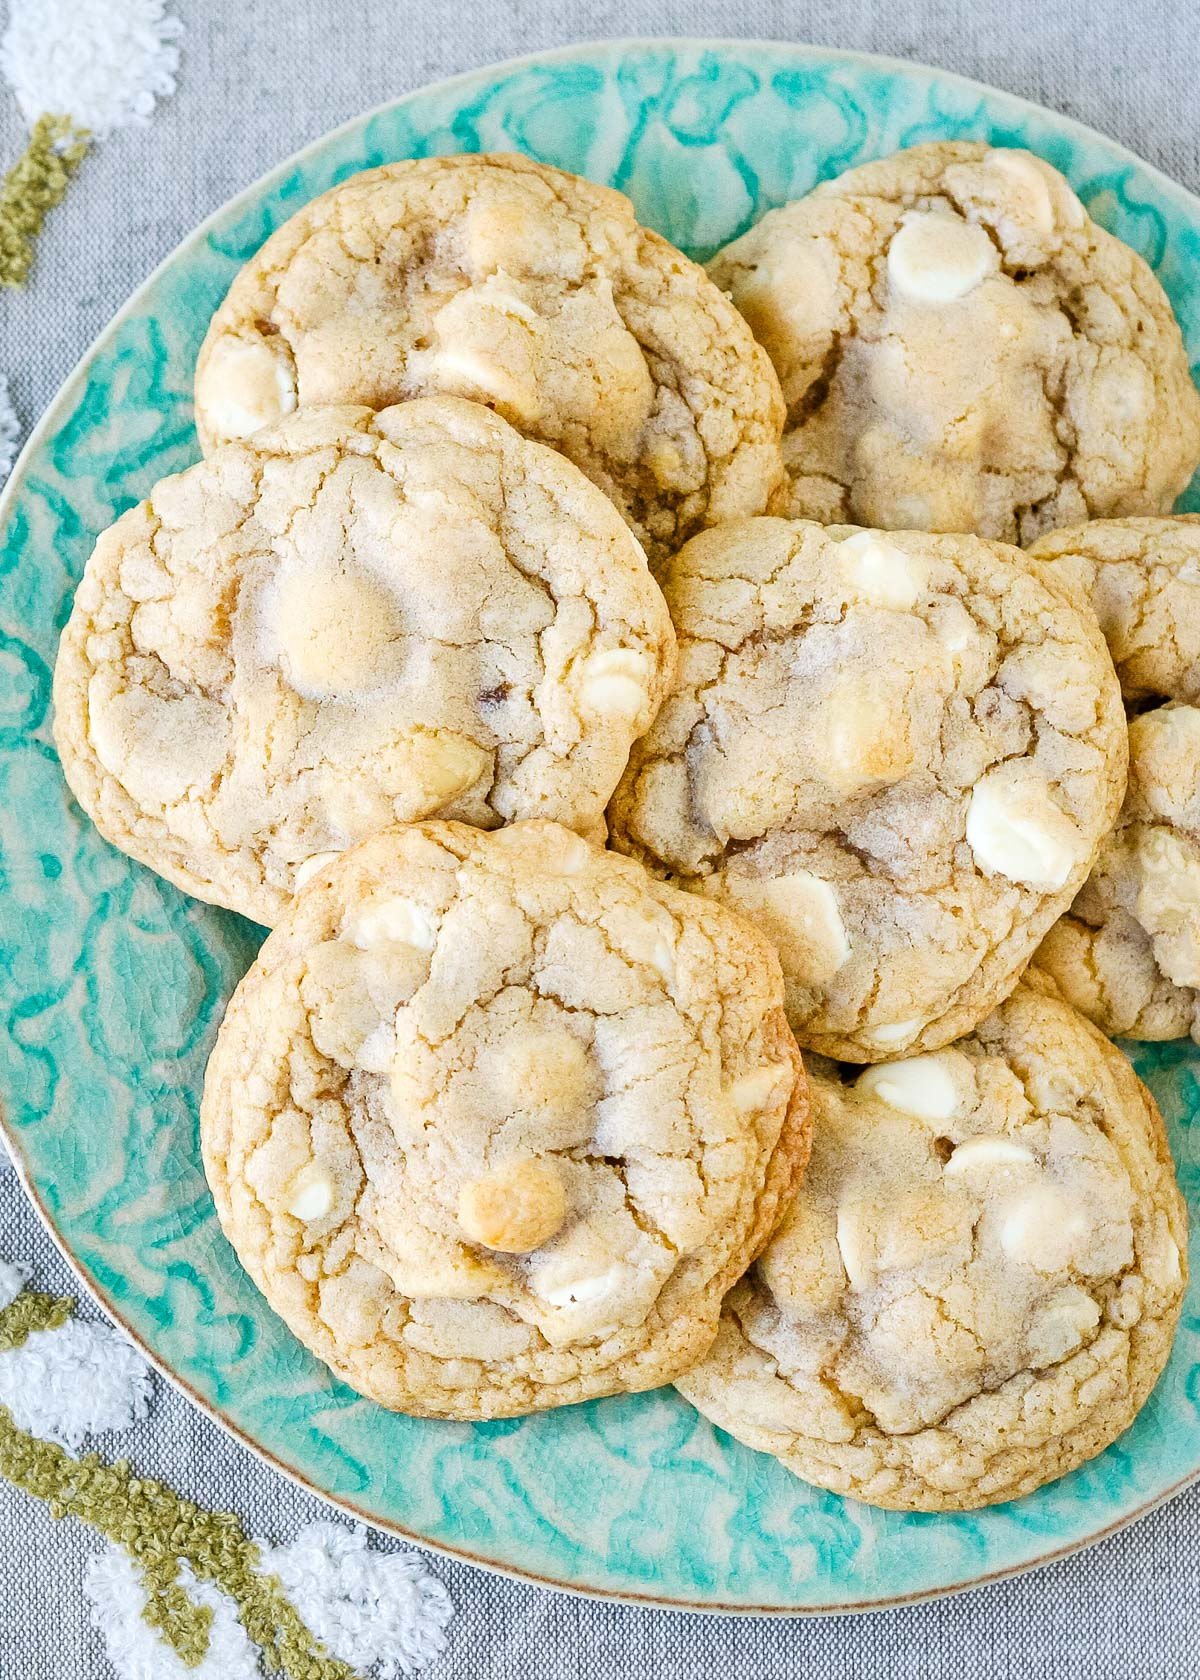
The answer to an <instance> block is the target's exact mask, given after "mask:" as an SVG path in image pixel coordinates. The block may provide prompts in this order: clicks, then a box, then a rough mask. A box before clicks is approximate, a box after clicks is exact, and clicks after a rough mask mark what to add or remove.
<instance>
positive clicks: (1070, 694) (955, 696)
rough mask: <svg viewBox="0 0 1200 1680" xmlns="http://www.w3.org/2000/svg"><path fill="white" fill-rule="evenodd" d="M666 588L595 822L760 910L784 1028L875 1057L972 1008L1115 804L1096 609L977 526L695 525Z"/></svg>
mask: <svg viewBox="0 0 1200 1680" xmlns="http://www.w3.org/2000/svg"><path fill="white" fill-rule="evenodd" d="M664 587H665V589H666V593H667V600H668V603H669V605H670V607H671V613H672V617H673V618H674V621H675V626H676V631H677V634H678V636H679V675H678V679H677V682H676V686H675V689H674V692H673V693H672V694H671V695H670V697H669V698H668V699H667V701H666V702H665V703H664V705H663V708H662V710H661V712H660V713H659V715H658V717H657V719H656V720H655V723H654V725H653V726H652V728H651V729H650V731H649V733H648V734H647V735H646V736H645V737H644V738H643V739H642V740H641V741H639V742H638V743H637V744H636V745H635V747H634V749H633V751H632V753H631V755H630V760H629V768H628V769H627V771H626V773H625V776H624V777H623V779H622V781H621V785H620V786H619V788H618V789H617V792H616V794H615V795H614V797H613V802H612V804H611V806H610V807H609V827H610V834H611V838H612V843H613V845H614V846H616V847H617V848H618V850H621V851H625V852H629V853H631V854H632V855H633V856H635V857H638V858H639V859H641V860H642V861H643V862H645V863H647V864H648V865H649V866H650V867H651V868H652V869H655V870H657V871H659V872H660V873H662V874H664V875H666V876H667V877H668V878H669V879H671V880H674V881H675V882H676V883H677V884H679V885H681V886H686V887H688V888H690V889H691V890H693V891H697V892H702V893H705V894H707V895H709V896H710V897H713V898H718V899H721V900H723V901H724V902H726V903H728V904H731V905H732V906H733V907H734V908H735V909H738V910H740V911H741V912H742V913H743V914H744V915H746V916H748V917H749V918H750V919H751V920H752V921H754V922H755V923H757V925H758V926H759V927H760V928H762V930H763V932H764V933H766V934H767V935H768V936H769V937H770V938H771V940H772V941H773V943H774V944H775V946H776V948H777V949H778V951H779V954H780V958H781V960H782V962H783V971H784V977H785V979H786V981H787V989H788V990H787V996H788V1013H789V1018H790V1020H791V1022H792V1026H793V1029H794V1031H795V1033H796V1036H797V1038H798V1039H799V1040H800V1043H801V1044H802V1045H806V1046H809V1047H811V1048H813V1049H816V1050H821V1051H824V1052H825V1053H826V1054H828V1055H837V1056H842V1057H844V1058H845V1059H847V1060H849V1061H877V1060H881V1059H884V1058H888V1057H894V1056H900V1055H904V1054H905V1053H906V1052H910V1051H913V1050H916V1049H926V1050H928V1049H936V1048H937V1046H938V1045H941V1044H945V1043H946V1042H947V1041H948V1040H950V1039H952V1038H955V1037H958V1036H959V1035H960V1034H961V1033H963V1032H967V1031H970V1029H971V1028H972V1027H973V1026H974V1025H975V1024H976V1022H977V1021H979V1020H980V1019H981V1018H982V1017H983V1016H984V1015H986V1014H987V1012H988V1010H989V1009H991V1008H993V1007H994V1005H995V1004H996V1003H997V1002H998V1001H999V1000H1000V998H1002V997H1003V996H1004V995H1005V993H1006V992H1007V991H1009V990H1010V989H1011V988H1012V986H1013V984H1014V983H1015V981H1016V977H1017V975H1018V974H1019V973H1020V971H1021V969H1022V968H1023V967H1024V966H1025V964H1026V962H1027V961H1028V960H1029V957H1030V955H1031V953H1032V952H1033V950H1034V949H1035V948H1036V946H1037V943H1038V940H1039V939H1040V938H1041V937H1042V935H1043V933H1045V931H1046V930H1047V928H1048V927H1049V926H1050V924H1051V923H1052V922H1053V920H1054V918H1055V917H1056V916H1058V915H1061V913H1062V911H1063V910H1064V909H1065V908H1066V907H1067V906H1068V905H1069V904H1070V902H1071V898H1072V895H1073V894H1074V892H1075V891H1076V889H1077V888H1078V887H1079V886H1080V885H1081V883H1082V882H1083V880H1084V879H1085V877H1086V875H1087V872H1088V870H1089V868H1090V867H1091V864H1092V862H1093V861H1094V859H1095V857H1096V854H1097V851H1098V850H1099V847H1100V844H1101V841H1102V839H1103V836H1104V834H1105V832H1106V831H1107V830H1108V828H1109V827H1110V826H1111V824H1112V822H1113V819H1114V817H1115V816H1116V812H1117V810H1118V808H1119V805H1120V800H1121V794H1122V792H1123V789H1124V779H1125V755H1126V732H1125V720H1124V715H1123V713H1122V709H1121V702H1120V695H1119V693H1118V690H1117V684H1116V679H1115V677H1114V675H1113V669H1112V663H1111V661H1110V660H1109V658H1108V655H1107V654H1106V652H1105V649H1104V645H1103V642H1102V641H1101V639H1100V637H1099V634H1098V632H1097V629H1096V624H1095V620H1094V619H1093V618H1092V617H1091V615H1090V613H1088V612H1087V611H1086V609H1084V610H1082V611H1081V610H1080V609H1079V607H1077V606H1076V605H1074V604H1072V602H1071V601H1070V600H1069V599H1068V598H1067V596H1066V594H1065V593H1064V592H1063V590H1062V589H1061V588H1060V587H1059V586H1058V585H1057V583H1055V581H1054V580H1053V579H1052V578H1051V577H1049V576H1047V575H1045V574H1044V573H1042V572H1041V571H1040V570H1039V568H1037V567H1036V566H1034V565H1033V564H1032V563H1031V562H1030V561H1029V560H1028V559H1027V557H1026V556H1025V555H1023V554H1021V553H1020V552H1019V551H1018V550H1016V549H1012V548H1006V547H1004V546H1002V545H1001V544H999V543H989V542H985V541H983V540H982V539H980V538H977V537H970V536H945V535H943V536H932V535H923V534H921V533H919V532H912V531H908V532H893V533H889V534H888V535H886V536H885V535H883V534H881V533H880V532H876V531H857V532H855V531H851V530H850V529H849V528H848V527H845V526H831V527H821V526H817V525H813V524H809V523H807V522H805V521H799V520H796V521H788V520H782V519H753V520H741V521H737V522H732V523H730V524H728V525H725V526H722V527H721V528H720V529H718V530H716V531H708V532H704V533H703V534H702V535H701V536H699V537H695V538H693V540H692V541H691V542H690V543H688V544H687V545H686V546H685V547H684V548H683V549H682V550H681V551H680V552H679V554H678V555H676V556H675V558H674V560H673V561H672V562H671V565H670V567H669V568H668V570H667V573H666V575H665V581H664Z"/></svg>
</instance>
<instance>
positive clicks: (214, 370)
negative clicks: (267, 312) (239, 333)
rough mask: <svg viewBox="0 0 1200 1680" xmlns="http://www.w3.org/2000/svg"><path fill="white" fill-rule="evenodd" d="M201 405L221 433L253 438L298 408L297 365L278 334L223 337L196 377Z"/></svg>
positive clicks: (197, 397) (214, 429)
mask: <svg viewBox="0 0 1200 1680" xmlns="http://www.w3.org/2000/svg"><path fill="white" fill-rule="evenodd" d="M196 407H197V409H199V410H201V411H202V412H204V413H205V414H206V415H207V416H208V423H209V425H210V427H211V428H212V430H213V431H214V432H215V433H216V434H217V435H218V436H219V437H220V438H221V439H223V440H224V439H228V438H243V437H249V436H250V435H251V433H252V432H257V431H258V430H259V428H260V427H262V426H269V425H270V424H271V423H272V422H273V421H275V420H280V419H282V418H283V416H284V415H285V414H291V412H292V411H293V409H294V408H295V407H296V369H295V366H294V364H293V362H292V355H291V351H290V350H289V349H288V346H287V344H286V342H285V340H284V339H283V337H282V336H281V335H280V334H278V333H276V334H272V335H271V336H269V337H265V338H235V337H232V336H231V335H229V334H226V335H225V336H224V337H223V338H218V339H217V340H216V341H215V343H214V344H213V345H212V348H211V350H210V352H209V354H208V356H207V357H206V358H205V361H204V363H203V365H202V367H201V369H200V371H199V373H198V374H197V377H196Z"/></svg>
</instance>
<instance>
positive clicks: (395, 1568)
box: [258, 1522, 454, 1680]
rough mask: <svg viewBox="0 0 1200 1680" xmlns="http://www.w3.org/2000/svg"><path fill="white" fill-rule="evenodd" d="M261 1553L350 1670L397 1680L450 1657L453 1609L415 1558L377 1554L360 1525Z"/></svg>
mask: <svg viewBox="0 0 1200 1680" xmlns="http://www.w3.org/2000/svg"><path fill="white" fill-rule="evenodd" d="M258 1546H259V1549H260V1551H261V1552H262V1556H263V1568H264V1570H267V1571H269V1572H270V1573H271V1574H272V1575H277V1576H278V1577H279V1580H280V1583H281V1585H282V1587H283V1590H284V1592H285V1593H286V1594H287V1596H288V1598H289V1599H290V1600H291V1602H292V1603H293V1604H294V1605H295V1606H296V1609H297V1610H298V1611H299V1612H300V1614H301V1616H302V1617H303V1618H304V1622H305V1624H306V1626H307V1627H308V1628H309V1630H310V1632H312V1633H314V1634H315V1635H316V1636H317V1638H318V1639H320V1640H323V1641H324V1643H325V1644H326V1645H327V1646H328V1648H329V1650H330V1651H331V1652H332V1653H333V1655H334V1656H335V1657H340V1658H341V1660H342V1661H343V1662H344V1663H348V1664H349V1666H350V1667H351V1668H355V1669H359V1670H361V1671H362V1672H364V1673H365V1672H367V1671H368V1670H370V1671H371V1672H372V1673H373V1674H375V1675H376V1676H377V1680H398V1677H399V1676H400V1675H402V1674H412V1673H413V1672H414V1671H415V1670H416V1669H419V1668H423V1667H424V1666H425V1664H426V1663H429V1662H432V1661H433V1659H434V1657H436V1656H439V1655H440V1654H441V1652H442V1651H443V1650H445V1648H446V1634H445V1629H446V1624H447V1623H448V1622H449V1620H450V1618H451V1617H452V1616H453V1614H454V1606H453V1604H452V1603H451V1600H450V1595H449V1593H448V1592H447V1591H446V1589H445V1587H443V1585H442V1584H441V1582H440V1581H439V1580H437V1579H436V1578H435V1577H434V1576H433V1575H431V1574H430V1573H429V1571H428V1569H426V1567H425V1564H424V1562H423V1560H422V1559H421V1557H420V1556H419V1555H418V1554H417V1553H415V1552H377V1551H372V1550H371V1548H370V1547H369V1546H368V1545H367V1531H366V1529H365V1528H363V1527H362V1525H361V1524H355V1526H354V1527H353V1528H348V1527H346V1526H345V1525H344V1524H342V1523H335V1522H315V1523H311V1524H310V1525H309V1526H308V1527H307V1528H305V1529H302V1530H301V1531H300V1533H299V1534H298V1535H297V1536H296V1538H295V1539H294V1540H293V1541H292V1542H291V1543H290V1544H289V1545H284V1546H269V1545H267V1544H265V1543H264V1542H263V1541H261V1540H260V1541H259V1542H258Z"/></svg>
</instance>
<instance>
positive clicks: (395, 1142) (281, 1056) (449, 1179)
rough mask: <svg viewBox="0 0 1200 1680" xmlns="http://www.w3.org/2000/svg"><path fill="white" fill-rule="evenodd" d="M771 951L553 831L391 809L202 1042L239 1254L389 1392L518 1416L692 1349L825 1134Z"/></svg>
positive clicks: (208, 1160)
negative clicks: (395, 823)
mask: <svg viewBox="0 0 1200 1680" xmlns="http://www.w3.org/2000/svg"><path fill="white" fill-rule="evenodd" d="M782 996H783V987H782V982H781V978H780V973H779V964H778V962H777V960H776V958H775V956H774V954H773V952H772V951H771V950H770V947H769V946H768V945H767V942H766V941H765V940H764V939H762V938H761V936H760V935H758V934H757V933H755V931H754V929H753V928H751V927H749V926H748V925H747V924H746V923H745V922H743V921H742V920H741V919H740V918H739V917H736V916H732V915H730V914H729V913H728V912H726V911H724V910H722V909H721V908H720V907H719V906H716V905H710V904H706V903H704V902H703V901H702V900H699V899H697V898H694V897H691V896H689V895H687V894H684V893H679V892H676V891H675V890H674V889H673V888H671V887H669V886H666V885H664V884H663V883H661V882H657V881H654V880H652V879H651V878H650V877H649V876H647V875H646V873H645V872H644V871H643V870H641V869H640V868H639V867H638V866H637V865H636V864H634V863H632V862H630V861H628V860H627V859H625V858H619V857H615V856H614V855H613V854H612V853H610V852H604V851H601V850H599V849H598V848H597V847H595V846H592V845H590V844H588V842H586V841H584V840H581V839H580V838H579V837H578V836H576V835H574V834H572V833H571V832H569V831H568V830H567V829H565V828H562V827H559V826H558V825H556V824H552V823H542V822H537V823H519V824H516V825H514V826H512V827H510V828H504V829H498V830H496V831H495V832H493V833H483V832H480V831H479V830H476V829H472V828H467V827H465V826H463V825H461V824H457V823H446V822H432V823H422V824H419V825H415V826H412V827H399V828H393V829H388V830H385V831H383V832H381V833H379V834H377V835H375V836H373V837H372V838H371V839H369V840H367V841H364V842H363V844H362V845H360V846H358V847H356V848H355V849H354V850H352V851H350V852H348V853H347V854H346V855H345V856H344V857H342V858H340V859H337V860H335V861H334V862H333V863H331V864H330V865H329V866H328V867H327V868H326V869H324V870H323V871H321V872H320V873H319V874H318V875H317V876H315V877H314V879H313V880H312V882H311V883H310V884H309V885H308V886H307V887H306V888H305V889H304V890H303V891H302V892H301V893H300V894H299V895H298V896H297V898H296V899H295V901H294V903H293V904H292V906H291V908H290V909H289V911H288V912H287V914H286V915H285V917H284V918H283V920H282V922H281V923H280V925H279V927H278V928H277V929H276V931H275V932H274V933H273V934H272V935H271V937H270V938H269V939H268V940H267V942H266V944H265V945H264V946H263V948H262V951H261V953H260V955H259V958H258V961H257V962H256V963H255V965H254V967H253V968H252V969H251V970H250V972H249V974H248V975H247V976H246V978H245V979H244V980H243V981H242V984H241V985H240V986H239V988H238V990H237V992H236V993H235V994H234V997H233V1000H232V1002H231V1003H230V1006H229V1010H228V1012H227V1014H226V1017H225V1021H224V1023H223V1025H222V1027H221V1031H220V1035H219V1037H218V1040H217V1045H216V1048H215V1050H214V1052H213V1055H212V1059H211V1061H210V1062H209V1066H208V1073H207V1077H206V1081H205V1090H204V1100H203V1107H202V1112H201V1133H202V1141H203V1148H204V1160H205V1168H206V1171H207V1173H208V1177H209V1182H210V1184H211V1186H212V1190H213V1194H214V1196H215V1198H216V1203H217V1209H218V1212H219V1214H220V1217H221V1222H222V1224H223V1226H224V1228H225V1231H226V1233H227V1235H228V1236H229V1239H230V1241H231V1242H232V1243H233V1245H234V1247H235V1248H236V1249H237V1251H238V1254H239V1256H240V1257H241V1260H242V1263H243V1264H244V1265H245V1266H246V1268H247V1270H248V1271H249V1272H250V1274H251V1276H252V1277H253V1278H254V1280H255V1282H256V1283H257V1284H258V1285H259V1287H260V1288H261V1289H262V1290H263V1292H264V1294H265V1295H266V1297H267V1299H268V1300H269V1301H270V1303H271V1305H272V1306H273V1307H274V1308H275V1310H276V1311H277V1312H279V1313H280V1314H281V1316H282V1317H283V1318H284V1319H285V1320H286V1321H287V1323H288V1324H289V1325H290V1326H291V1328H292V1329H293V1330H294V1331H295V1333H296V1334H297V1335H298V1336H299V1337H300V1339H301V1340H302V1341H303V1342H304V1343H305V1344H306V1345H307V1346H308V1347H309V1348H311V1349H312V1350H313V1352H315V1353H316V1354H318V1355H319V1356H320V1357H321V1358H322V1359H324V1360H325V1361H326V1363H327V1364H329V1365H330V1366H332V1368H333V1369H334V1370H335V1371H336V1372H337V1373H338V1374H339V1375H340V1376H342V1377H344V1378H345V1379H346V1381H347V1382H349V1383H351V1384H352V1385H353V1386H354V1387H355V1388H356V1389H358V1390H359V1391H360V1392H361V1393H363V1394H365V1395H367V1396H369V1397H370V1398H371V1399H373V1400H377V1401H379V1402H380V1403H381V1404H382V1405H385V1406H390V1407H394V1408H397V1409H399V1410H402V1411H409V1412H416V1413H421V1414H424V1415H428V1416H435V1417H456V1418H486V1417H503V1416H508V1415H512V1414H516V1413H520V1412H526V1411H531V1410H535V1409H538V1408H541V1407H547V1406H556V1405H563V1404H566V1403H567V1402H570V1401H575V1400H583V1399H587V1398H589V1397H590V1396H593V1395H600V1394H610V1393H615V1392H618V1391H623V1390H630V1389H641V1388H650V1387H653V1386H654V1385H655V1384H658V1383H662V1382H666V1381H668V1380H669V1379H670V1378H671V1377H673V1376H674V1375H676V1374H677V1373H678V1372H679V1371H681V1370H682V1369H683V1368H684V1367H685V1366H686V1365H687V1364H689V1363H690V1362H691V1361H693V1360H694V1359H696V1358H698V1357H699V1355H700V1354H701V1353H703V1351H704V1349H705V1348H706V1347H707V1346H708V1344H709V1342H710V1341H711V1340H712V1337H713V1334H714V1333H715V1330H716V1323H717V1316H718V1313H719V1310H720V1304H721V1299H722V1296H723V1295H724V1293H725V1291H726V1290H727V1289H728V1288H729V1286H730V1284H732V1283H733V1281H734V1280H735V1278H737V1277H739V1276H740V1275H741V1273H742V1272H743V1271H744V1270H745V1268H746V1266H747V1264H748V1263H749V1261H750V1259H751V1258H752V1257H753V1255H754V1254H755V1253H757V1252H758V1250H759V1249H760V1248H761V1246H762V1244H763V1243H764V1242H765V1241H766V1238H767V1236H768V1234H769V1232H770V1231H771V1229H772V1228H773V1227H774V1225H775V1223H776V1222H777V1219H778V1215H779V1211H780V1208H781V1207H782V1206H783V1205H784V1200H785V1198H786V1197H787V1195H788V1194H790V1192H791V1190H792V1188H793V1187H794V1183H795V1181H796V1179H797V1177H798V1175H799V1173H800V1171H801V1170H802V1167H803V1163H804V1159H805V1156H806V1154H807V1149H808V1122H807V1098H806V1094H805V1085H804V1078H803V1073H802V1070H801V1068H800V1061H799V1056H798V1055H797V1052H796V1048H795V1044H794V1041H793V1040H792V1038H791V1035H790V1033H789V1032H788V1028H787V1022H786V1020H785V1018H784V1013H783V1008H782Z"/></svg>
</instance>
